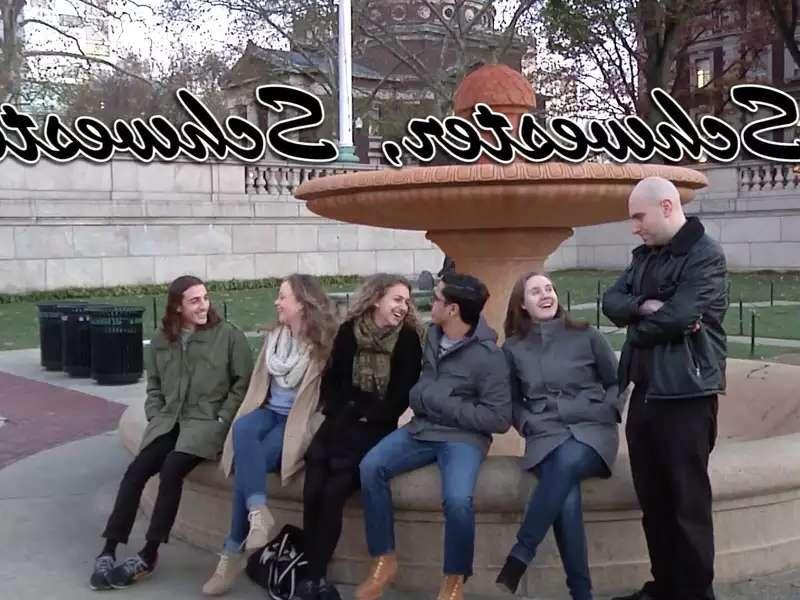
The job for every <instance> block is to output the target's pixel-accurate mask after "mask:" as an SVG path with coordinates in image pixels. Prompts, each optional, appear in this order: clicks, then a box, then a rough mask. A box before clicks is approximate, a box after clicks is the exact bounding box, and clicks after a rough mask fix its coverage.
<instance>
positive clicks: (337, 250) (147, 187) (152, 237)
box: [0, 160, 443, 293]
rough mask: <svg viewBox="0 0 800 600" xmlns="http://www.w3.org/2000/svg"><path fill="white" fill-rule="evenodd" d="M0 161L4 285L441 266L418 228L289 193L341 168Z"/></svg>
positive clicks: (0, 283) (410, 270)
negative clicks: (343, 219) (354, 215)
mask: <svg viewBox="0 0 800 600" xmlns="http://www.w3.org/2000/svg"><path fill="white" fill-rule="evenodd" d="M0 168H2V175H3V176H2V178H0V292H4V293H14V292H24V291H29V290H40V289H57V288H63V287H71V286H98V287H99V286H113V285H123V284H143V283H165V282H168V281H170V280H171V279H172V278H174V277H175V276H177V275H179V274H181V273H186V272H188V273H193V274H196V275H198V276H200V277H202V278H205V279H209V280H227V279H234V278H235V279H253V278H260V277H278V276H282V275H285V274H287V273H291V272H294V271H302V272H307V273H313V274H326V275H336V274H358V275H367V274H370V273H374V272H377V271H394V272H399V273H403V274H407V275H411V274H415V273H418V272H419V271H421V270H423V269H428V270H431V271H438V269H439V268H440V267H441V264H442V259H443V255H442V253H441V252H440V251H439V250H438V249H437V248H436V247H435V246H433V244H432V243H431V242H429V241H428V240H426V239H425V236H424V233H423V232H411V231H394V230H386V229H378V228H373V227H361V226H355V225H346V224H340V223H337V222H333V221H329V220H327V219H323V218H320V217H317V216H316V215H314V214H313V213H311V212H310V211H308V210H307V209H306V207H305V204H304V203H303V202H299V201H297V200H295V199H294V198H293V197H292V195H291V191H292V190H293V189H294V188H295V187H296V186H297V185H298V184H299V183H300V182H301V181H303V180H304V179H305V178H307V177H308V176H310V174H312V175H316V176H319V175H321V174H324V171H331V172H333V171H334V170H335V171H336V172H344V170H345V169H343V168H342V167H338V168H334V167H329V168H322V167H315V168H301V167H299V166H287V165H285V164H282V163H275V164H262V165H259V166H258V168H255V167H245V166H244V165H241V164H234V163H230V164H220V163H205V164H196V163H168V164H165V163H152V164H147V165H146V164H141V163H137V162H134V161H130V160H114V161H112V162H109V163H107V164H101V165H97V164H91V163H85V162H84V163H78V162H76V163H70V164H66V165H60V164H53V163H44V162H43V163H40V164H38V165H36V166H35V167H31V166H25V165H21V164H19V163H16V162H12V161H5V162H3V163H2V165H0ZM349 168H350V167H348V170H349ZM312 171H313V172H314V173H311V172H312ZM259 180H260V184H259Z"/></svg>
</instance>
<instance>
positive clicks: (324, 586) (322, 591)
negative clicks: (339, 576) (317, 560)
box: [319, 579, 342, 600]
mask: <svg viewBox="0 0 800 600" xmlns="http://www.w3.org/2000/svg"><path fill="white" fill-rule="evenodd" d="M319 600H342V597H341V596H340V595H339V590H337V589H336V586H335V585H333V584H332V583H330V582H328V581H325V580H324V579H323V580H322V582H320V584H319Z"/></svg>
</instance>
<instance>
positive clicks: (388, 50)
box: [162, 0, 536, 118]
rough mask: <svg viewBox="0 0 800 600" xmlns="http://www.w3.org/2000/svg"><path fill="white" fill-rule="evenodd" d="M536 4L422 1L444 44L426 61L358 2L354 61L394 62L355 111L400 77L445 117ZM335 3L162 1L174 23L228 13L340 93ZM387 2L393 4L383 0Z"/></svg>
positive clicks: (234, 34) (514, 42)
mask: <svg viewBox="0 0 800 600" xmlns="http://www.w3.org/2000/svg"><path fill="white" fill-rule="evenodd" d="M535 2H536V0H517V1H515V2H506V3H503V6H504V7H505V12H504V13H503V14H502V15H500V16H499V17H498V16H497V15H495V9H494V4H493V3H492V2H476V1H474V0H454V2H453V3H449V4H443V3H440V2H436V1H435V0H423V4H422V6H424V7H425V9H427V10H428V11H429V14H430V15H433V18H432V20H431V22H432V24H433V26H434V27H435V29H436V36H438V37H436V42H435V43H436V44H439V52H438V53H437V54H436V57H435V60H430V56H428V57H427V60H425V59H423V58H422V57H421V56H420V54H419V51H418V50H417V49H415V48H412V47H410V46H409V45H408V43H407V41H406V40H407V38H408V33H409V29H408V27H405V28H404V27H403V26H400V25H397V24H395V23H393V22H391V20H389V21H387V20H385V19H383V20H381V19H378V18H375V12H374V10H373V9H374V8H375V4H376V2H375V0H354V2H353V24H354V27H353V30H354V36H353V38H354V39H353V58H354V60H356V61H358V60H360V59H365V58H366V57H367V56H368V55H369V56H371V54H372V53H374V52H375V50H376V49H378V50H380V51H381V52H383V54H384V56H385V57H388V59H389V60H387V61H384V63H383V64H382V65H381V68H380V74H381V78H380V79H378V80H376V81H375V82H374V84H373V85H372V86H371V87H370V89H363V88H362V89H358V90H354V93H355V94H356V98H355V103H356V106H357V109H359V108H360V112H357V113H356V115H355V116H356V117H362V118H363V117H365V116H366V114H367V113H368V112H369V110H370V107H371V105H372V100H374V99H375V98H376V97H377V96H378V95H379V94H380V93H381V91H382V90H386V89H387V88H388V87H389V86H391V85H392V84H393V83H397V82H402V83H403V86H404V87H406V86H407V87H413V88H416V89H417V90H418V91H420V96H421V97H422V98H423V99H424V100H426V101H425V102H424V104H425V106H426V108H430V109H431V110H433V111H434V112H436V113H437V114H439V115H441V114H446V113H447V112H448V111H449V108H450V102H451V100H452V93H453V89H454V87H455V85H456V84H457V83H458V82H459V81H460V80H461V79H462V78H463V76H464V75H465V74H466V72H467V71H468V69H469V68H470V67H471V66H472V65H473V64H474V63H475V62H476V61H477V60H493V58H492V56H491V55H492V54H494V59H496V58H498V57H502V56H503V55H504V54H505V53H506V52H508V50H509V49H512V48H517V47H518V46H519V44H520V39H521V34H520V31H521V22H522V20H523V19H524V17H525V16H526V15H527V14H528V13H529V12H530V11H531V9H532V7H533V5H534V3H535ZM337 4H338V3H337V2H334V0H287V1H285V2H277V1H275V0H164V2H163V5H162V13H163V15H164V17H165V19H166V20H168V21H170V22H172V23H183V24H184V26H191V24H192V23H196V22H198V21H200V20H202V19H203V18H208V17H209V15H211V14H213V13H214V11H219V10H224V11H225V12H226V14H227V15H228V17H229V22H230V23H231V31H230V34H231V35H230V37H231V38H232V39H234V40H238V42H239V43H240V44H241V42H242V41H243V40H246V39H256V38H259V39H260V40H261V43H263V44H264V45H266V46H269V47H271V48H281V49H284V50H287V51H291V52H293V53H294V55H295V57H298V58H300V59H301V60H295V62H294V63H293V65H292V66H293V68H294V69H295V70H296V71H299V72H300V73H301V74H302V75H304V76H305V77H307V78H308V80H309V82H313V83H314V84H317V85H319V86H320V88H321V89H322V90H323V91H324V93H325V94H326V95H329V96H331V97H336V96H337V95H338V85H337V77H336V73H337V55H338V47H337V32H338V22H337V17H338V13H337V10H338V6H337ZM383 5H384V7H385V6H389V4H388V3H386V2H384V3H383ZM445 7H449V8H445ZM489 16H491V17H492V21H493V22H498V23H500V25H501V27H494V28H492V30H491V31H488V30H487V29H486V28H485V27H482V26H480V25H479V24H482V23H483V24H484V25H485V23H486V20H485V17H489ZM481 49H482V50H481ZM367 62H368V61H367Z"/></svg>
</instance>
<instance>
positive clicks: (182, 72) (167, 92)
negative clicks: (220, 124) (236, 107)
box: [61, 46, 229, 125]
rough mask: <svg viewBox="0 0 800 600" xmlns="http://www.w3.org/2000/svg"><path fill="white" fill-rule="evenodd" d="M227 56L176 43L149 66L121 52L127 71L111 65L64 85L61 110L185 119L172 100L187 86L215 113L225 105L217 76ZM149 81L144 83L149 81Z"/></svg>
mask: <svg viewBox="0 0 800 600" xmlns="http://www.w3.org/2000/svg"><path fill="white" fill-rule="evenodd" d="M228 63H229V59H227V57H225V56H222V55H220V54H217V53H214V52H210V51H205V50H195V49H192V48H188V47H186V46H179V47H178V48H176V51H175V53H174V55H173V56H172V58H171V59H170V60H169V62H168V63H166V64H165V65H163V66H153V65H151V64H150V63H149V62H147V61H143V60H142V59H141V58H140V57H139V56H137V55H135V54H130V55H128V56H125V57H122V58H120V60H119V64H120V65H121V66H123V67H124V69H125V71H126V73H127V72H130V73H136V74H137V77H130V76H128V75H127V74H126V73H123V72H120V71H116V70H104V71H102V72H99V73H97V74H96V75H94V76H93V77H91V78H89V79H87V80H86V81H83V82H82V83H80V84H78V85H74V86H69V87H68V88H67V89H66V91H65V93H64V94H63V96H62V98H61V100H62V104H63V110H62V114H63V116H64V117H66V118H67V119H68V120H70V121H71V120H72V119H74V118H76V117H78V116H83V115H86V116H92V117H95V118H97V119H99V120H101V121H103V122H104V123H106V124H108V125H110V124H112V123H113V122H114V121H115V120H116V119H126V120H129V119H133V118H137V117H138V118H144V119H147V118H149V117H151V116H152V115H155V114H160V115H162V116H163V117H165V118H166V119H167V120H169V121H170V122H172V123H180V122H182V121H184V120H185V113H184V112H183V108H182V107H181V106H180V105H179V104H178V102H177V101H176V95H175V93H176V92H177V90H178V89H180V88H186V89H188V90H189V91H191V92H193V93H194V94H195V96H196V97H197V98H199V99H200V100H201V101H202V102H203V103H204V104H205V105H206V106H207V107H208V108H209V110H210V111H211V112H212V114H214V115H215V116H216V117H217V118H219V119H223V118H224V117H225V116H226V115H227V109H226V106H225V101H224V98H223V94H222V90H221V89H220V86H219V78H220V76H221V75H222V74H223V73H225V72H226V71H227V69H228ZM151 81H152V82H155V83H152V84H151V83H150V82H151Z"/></svg>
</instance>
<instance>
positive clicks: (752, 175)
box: [736, 162, 800, 206]
mask: <svg viewBox="0 0 800 600" xmlns="http://www.w3.org/2000/svg"><path fill="white" fill-rule="evenodd" d="M736 171H737V176H738V177H737V179H738V181H739V191H740V192H745V193H748V192H760V191H764V192H771V191H784V190H797V189H798V187H800V168H798V167H796V166H795V165H783V164H778V163H768V162H760V163H748V164H742V165H739V166H738V167H737V168H736ZM798 205H799V206H800V203H798Z"/></svg>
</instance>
